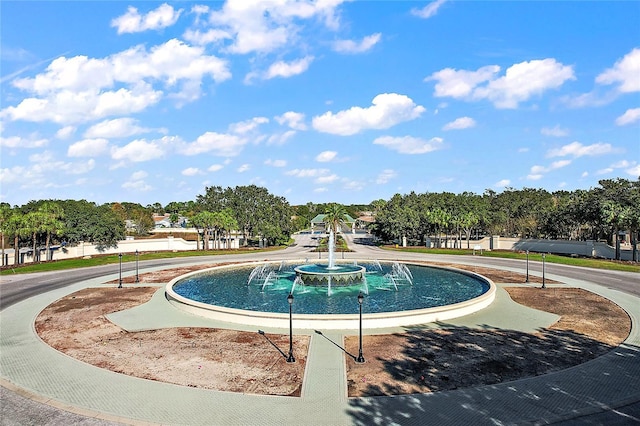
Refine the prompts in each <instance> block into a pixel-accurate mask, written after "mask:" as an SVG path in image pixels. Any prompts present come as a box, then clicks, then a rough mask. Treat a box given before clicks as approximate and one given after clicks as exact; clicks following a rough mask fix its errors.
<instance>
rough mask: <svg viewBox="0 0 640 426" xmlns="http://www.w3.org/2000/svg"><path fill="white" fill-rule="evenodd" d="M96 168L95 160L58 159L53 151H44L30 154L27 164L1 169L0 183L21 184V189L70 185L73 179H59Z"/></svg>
mask: <svg viewBox="0 0 640 426" xmlns="http://www.w3.org/2000/svg"><path fill="white" fill-rule="evenodd" d="M94 168H95V160H94V159H92V158H91V159H88V160H86V161H77V162H64V161H60V160H58V159H56V157H55V155H54V153H53V152H51V151H44V152H41V153H38V154H33V155H30V156H29V164H28V165H27V166H13V167H11V168H4V169H1V170H0V183H2V184H6V183H12V182H16V183H18V184H19V188H20V189H31V188H34V189H38V190H40V189H43V188H61V187H65V186H70V185H71V184H72V181H71V180H68V179H66V178H62V181H63V183H58V182H57V180H58V178H59V177H61V176H62V175H82V174H86V173H89V172H91V171H92V170H93V169H94Z"/></svg>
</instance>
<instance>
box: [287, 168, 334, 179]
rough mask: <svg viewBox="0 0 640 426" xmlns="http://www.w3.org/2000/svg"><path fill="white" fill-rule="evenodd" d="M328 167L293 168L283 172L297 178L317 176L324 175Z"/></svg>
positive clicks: (327, 171)
mask: <svg viewBox="0 0 640 426" xmlns="http://www.w3.org/2000/svg"><path fill="white" fill-rule="evenodd" d="M328 173H330V172H329V169H293V170H289V171H288V172H286V173H285V175H287V176H294V177H299V178H317V177H319V176H326V175H327V174H328Z"/></svg>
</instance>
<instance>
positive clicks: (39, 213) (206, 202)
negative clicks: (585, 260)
mask: <svg viewBox="0 0 640 426" xmlns="http://www.w3.org/2000/svg"><path fill="white" fill-rule="evenodd" d="M334 204H335V203H324V204H323V203H320V204H315V203H307V204H304V205H299V206H291V205H290V204H289V202H288V201H287V200H286V199H285V198H284V197H279V196H276V195H273V194H270V193H269V191H268V190H267V189H266V188H262V187H258V186H256V185H249V186H236V187H234V188H231V187H228V188H222V187H220V186H210V187H207V188H205V191H204V193H203V194H200V195H198V196H197V197H196V199H195V200H191V201H185V202H180V201H173V202H170V203H169V204H167V205H166V206H162V205H160V203H155V204H150V205H147V206H142V205H140V204H137V203H126V202H123V203H117V202H114V203H106V204H102V205H98V204H96V203H94V202H89V201H86V200H39V201H30V202H29V203H27V204H25V205H23V206H11V205H9V204H7V203H0V233H1V235H0V240H1V244H2V262H3V265H4V259H5V256H4V251H5V247H7V248H9V247H12V248H18V249H20V248H22V247H29V248H30V249H32V252H33V253H34V256H36V259H35V260H49V259H50V253H51V251H50V250H49V248H50V247H51V245H53V244H63V245H76V244H78V243H79V242H80V241H85V242H89V243H93V244H95V245H96V246H97V247H98V249H106V248H109V247H116V246H117V243H118V241H121V240H123V239H124V238H125V236H126V235H131V234H134V235H146V234H148V233H149V231H150V230H152V229H153V227H154V226H155V224H154V221H153V218H152V215H153V214H154V213H156V214H165V213H167V214H169V215H170V221H171V222H174V223H175V222H177V221H178V218H179V217H185V218H187V220H188V222H189V224H190V226H193V227H195V228H196V229H197V230H198V233H199V235H200V241H201V243H202V245H200V244H199V245H198V246H199V247H202V248H206V247H209V238H213V239H214V240H218V246H217V247H219V248H221V247H223V245H222V241H223V240H225V239H226V241H228V240H229V236H230V232H231V231H239V232H241V233H242V235H243V241H244V244H245V245H246V244H248V241H249V240H251V239H255V238H260V239H262V240H263V241H264V242H265V243H266V244H268V245H280V244H286V243H287V242H288V241H289V238H290V235H291V234H292V233H293V232H296V231H299V230H302V229H306V228H308V227H309V225H310V222H311V220H312V219H313V218H314V217H315V216H316V215H317V214H320V213H326V212H327V211H331V209H332V208H335V206H334ZM332 206H333V207H332ZM342 207H343V208H344V212H345V213H346V214H349V215H350V216H352V217H354V218H356V217H358V216H359V215H360V213H361V212H363V211H371V212H373V214H374V215H375V218H376V220H375V222H374V223H373V224H371V225H370V231H371V232H372V233H373V234H374V235H376V236H378V237H379V238H380V239H382V240H383V241H393V240H400V239H402V238H403V237H404V238H406V239H407V240H408V242H409V244H413V245H423V244H424V243H425V239H426V238H429V237H431V236H433V237H436V238H438V237H440V236H442V235H444V236H447V235H454V236H457V237H458V238H457V239H459V240H462V238H461V237H462V235H464V236H465V237H466V240H467V244H468V241H469V239H470V237H471V236H472V235H502V236H509V237H521V238H551V239H593V240H600V239H606V240H607V241H608V242H609V243H610V244H613V243H614V238H616V236H617V235H618V233H619V231H621V230H630V231H631V236H630V237H631V239H632V240H633V241H632V242H635V240H637V238H638V229H639V228H640V179H638V180H635V181H631V180H627V179H620V178H618V179H608V180H601V181H600V182H599V185H598V186H597V187H595V188H591V189H588V190H575V191H555V192H548V191H546V190H544V189H535V188H523V189H520V190H518V189H513V188H506V189H505V190H504V191H503V192H501V193H496V192H495V191H492V190H487V191H485V192H484V193H483V194H481V195H478V194H474V193H471V192H463V193H460V194H454V193H449V192H442V193H415V192H411V193H409V194H396V195H394V196H393V197H391V199H389V200H383V199H379V200H375V201H373V202H371V203H370V204H353V205H346V206H342ZM445 241H448V238H445ZM41 247H44V248H45V250H44V253H46V255H45V259H39V256H40V250H39V248H41ZM15 261H16V262H18V256H16V257H15Z"/></svg>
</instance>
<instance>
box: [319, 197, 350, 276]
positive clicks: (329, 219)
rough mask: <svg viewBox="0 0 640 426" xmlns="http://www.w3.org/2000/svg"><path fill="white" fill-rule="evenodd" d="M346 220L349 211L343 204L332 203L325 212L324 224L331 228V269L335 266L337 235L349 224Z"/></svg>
mask: <svg viewBox="0 0 640 426" xmlns="http://www.w3.org/2000/svg"><path fill="white" fill-rule="evenodd" d="M346 219H347V211H346V210H345V208H344V206H342V205H341V204H336V203H331V204H329V205H328V206H327V208H326V210H325V212H324V223H325V226H328V227H329V268H332V267H333V266H334V265H333V252H334V251H335V234H336V233H337V232H338V230H339V229H340V228H342V225H344V224H345V223H346V222H347V221H346Z"/></svg>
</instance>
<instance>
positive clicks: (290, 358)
mask: <svg viewBox="0 0 640 426" xmlns="http://www.w3.org/2000/svg"><path fill="white" fill-rule="evenodd" d="M287 302H289V356H288V357H287V362H296V359H295V358H294V357H293V316H292V311H291V306H292V305H293V294H292V293H289V295H288V296H287Z"/></svg>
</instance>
